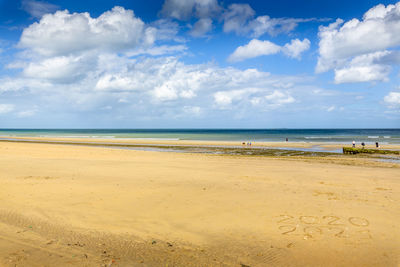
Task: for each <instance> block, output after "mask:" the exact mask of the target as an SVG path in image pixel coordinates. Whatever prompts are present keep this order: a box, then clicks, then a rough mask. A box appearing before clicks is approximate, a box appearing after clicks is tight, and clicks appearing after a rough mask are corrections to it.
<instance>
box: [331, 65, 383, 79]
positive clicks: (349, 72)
mask: <svg viewBox="0 0 400 267" xmlns="http://www.w3.org/2000/svg"><path fill="white" fill-rule="evenodd" d="M389 72H390V68H389V67H387V66H381V65H370V66H351V67H347V68H342V69H337V70H335V83H354V82H370V81H386V80H387V75H388V74H389Z"/></svg>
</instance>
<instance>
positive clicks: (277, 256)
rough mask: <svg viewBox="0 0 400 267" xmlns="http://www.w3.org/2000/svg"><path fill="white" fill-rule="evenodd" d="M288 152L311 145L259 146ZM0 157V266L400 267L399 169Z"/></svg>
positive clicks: (297, 162) (110, 152)
mask: <svg viewBox="0 0 400 267" xmlns="http://www.w3.org/2000/svg"><path fill="white" fill-rule="evenodd" d="M58 140H60V139H58ZM64 140H65V139H64ZM73 140H76V139H73ZM85 141H86V140H85ZM93 141H99V140H93ZM107 141H108V142H117V141H118V140H107ZM124 142H128V141H126V140H124ZM129 142H136V143H137V142H143V143H160V141H155V140H153V141H152V140H142V141H139V140H134V141H129ZM174 142H175V143H176V142H177V141H163V142H162V143H164V144H165V143H167V144H170V143H174ZM182 143H184V144H188V145H189V144H195V145H198V144H199V143H198V142H195V141H179V144H182ZM201 144H203V145H204V144H208V145H215V144H216V143H214V142H201ZM220 144H221V142H218V144H217V145H220ZM229 144H231V143H229V142H227V143H226V145H229ZM285 144H286V145H288V146H290V147H302V146H307V145H309V144H303V143H289V144H287V143H281V144H280V143H279V144H278V143H265V144H257V145H264V146H268V147H270V146H273V145H276V146H278V145H279V146H282V145H285ZM232 145H237V144H236V143H235V144H232ZM390 148H394V149H396V148H397V149H398V146H392V147H390ZM0 155H1V160H0V266H252V267H253V266H322V265H324V266H399V264H400V245H399V244H400V228H399V227H398V225H399V221H400V211H399V201H400V179H399V178H400V168H399V166H398V164H397V165H396V164H387V163H383V162H382V163H380V162H375V163H374V164H371V162H370V161H368V159H364V158H357V157H354V158H344V159H332V160H330V159H329V158H327V159H326V158H325V159H324V160H321V159H319V158H315V157H312V158H308V159H304V158H296V157H293V158H279V157H276V158H271V157H256V156H255V157H249V156H228V155H211V154H192V153H175V152H150V151H133V150H123V149H115V148H107V147H88V146H67V145H55V144H33V143H10V142H0Z"/></svg>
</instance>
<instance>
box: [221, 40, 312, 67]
mask: <svg viewBox="0 0 400 267" xmlns="http://www.w3.org/2000/svg"><path fill="white" fill-rule="evenodd" d="M309 48H310V41H309V40H308V39H304V40H303V41H300V40H299V39H293V40H292V41H291V42H290V43H287V44H286V45H284V46H283V47H281V46H279V45H276V44H274V43H272V42H270V41H260V40H257V39H253V40H251V41H250V42H249V43H248V44H246V45H244V46H239V47H238V48H236V50H235V51H234V52H233V53H232V54H231V55H230V56H229V57H228V61H230V62H237V61H243V60H245V59H248V58H255V57H259V56H266V55H273V54H277V53H279V52H283V53H284V54H286V55H287V56H289V57H292V58H297V59H300V56H301V53H303V52H304V51H306V50H308V49H309Z"/></svg>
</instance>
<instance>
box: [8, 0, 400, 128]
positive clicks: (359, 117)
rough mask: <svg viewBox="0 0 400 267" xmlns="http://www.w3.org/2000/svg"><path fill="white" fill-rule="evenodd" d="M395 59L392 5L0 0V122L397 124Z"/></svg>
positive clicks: (399, 13) (399, 47)
mask: <svg viewBox="0 0 400 267" xmlns="http://www.w3.org/2000/svg"><path fill="white" fill-rule="evenodd" d="M275 2H276V3H275ZM399 64H400V2H396V1H372V0H359V1H342V0H337V1H320V0H303V1H289V0H280V1H255V0H254V1H243V0H241V1H239V0H238V1H233V0H229V1H228V0H225V1H219V0H147V1H132V0H118V1H104V0H85V1H75V0H48V1H35V0H22V1H20V0H0V128H352V127H354V128H356V127H357V128H358V127H360V128H380V127H387V128H398V127H400V68H399Z"/></svg>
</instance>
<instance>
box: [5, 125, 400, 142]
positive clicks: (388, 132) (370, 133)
mask: <svg viewBox="0 0 400 267" xmlns="http://www.w3.org/2000/svg"><path fill="white" fill-rule="evenodd" d="M0 136H2V137H15V136H18V137H28V136H30V137H75V138H124V139H153V140H157V139H160V140H213V141H253V142H260V141H265V142H281V141H285V140H286V138H288V140H289V141H294V142H310V143H312V142H318V143H321V142H323V143H351V142H352V141H353V140H354V141H356V142H358V143H359V142H365V143H366V144H370V143H375V142H380V143H381V144H400V129H0Z"/></svg>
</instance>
